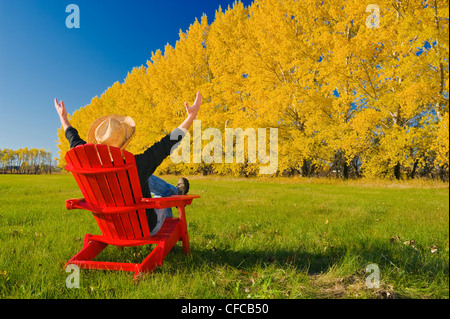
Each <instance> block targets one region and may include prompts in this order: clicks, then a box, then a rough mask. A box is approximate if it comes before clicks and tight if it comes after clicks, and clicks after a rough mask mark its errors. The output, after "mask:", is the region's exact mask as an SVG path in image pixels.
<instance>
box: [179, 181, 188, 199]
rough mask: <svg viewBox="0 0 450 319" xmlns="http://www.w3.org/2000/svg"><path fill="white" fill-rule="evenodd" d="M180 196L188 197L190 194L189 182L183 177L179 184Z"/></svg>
mask: <svg viewBox="0 0 450 319" xmlns="http://www.w3.org/2000/svg"><path fill="white" fill-rule="evenodd" d="M177 188H178V195H186V194H187V193H188V192H189V181H188V180H187V179H186V178H184V177H182V178H180V179H179V180H178V183H177Z"/></svg>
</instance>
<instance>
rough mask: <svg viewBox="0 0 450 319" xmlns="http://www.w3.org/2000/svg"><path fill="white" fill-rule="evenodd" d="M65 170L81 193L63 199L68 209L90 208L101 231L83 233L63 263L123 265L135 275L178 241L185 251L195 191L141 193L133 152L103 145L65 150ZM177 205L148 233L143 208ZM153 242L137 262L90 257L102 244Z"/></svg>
mask: <svg viewBox="0 0 450 319" xmlns="http://www.w3.org/2000/svg"><path fill="white" fill-rule="evenodd" d="M65 159H66V162H67V165H66V167H65V168H66V170H68V171H70V172H72V174H73V176H74V178H75V180H76V182H77V184H78V186H79V187H80V190H81V192H82V194H83V196H84V198H81V199H68V200H66V207H67V209H84V210H88V211H91V212H92V214H93V216H94V218H95V220H96V221H97V224H98V226H99V228H100V230H101V232H102V235H91V234H86V235H85V238H84V243H83V249H81V251H80V252H78V253H77V254H76V255H75V256H73V257H72V258H71V259H70V260H69V261H68V262H67V264H66V266H67V265H69V264H75V265H78V266H79V267H81V268H88V269H103V270H124V271H132V272H134V278H138V277H139V275H140V274H141V273H143V272H152V271H153V270H154V269H155V268H156V267H157V266H160V265H162V263H163V260H164V258H165V256H166V255H167V254H168V252H169V251H170V250H171V249H172V248H173V246H174V245H175V244H176V243H177V242H178V241H181V242H182V245H183V251H184V253H185V254H189V253H190V250H189V235H188V230H187V224H186V216H185V206H186V205H190V204H191V202H192V200H193V199H194V198H198V197H200V196H198V195H175V196H171V197H164V198H143V197H142V191H141V186H140V182H139V178H138V173H137V169H136V162H135V158H134V156H133V154H131V153H130V152H127V151H121V150H120V149H119V148H115V147H108V146H105V145H94V144H85V145H81V146H77V147H75V148H73V149H71V150H70V151H68V152H67V153H66V156H65ZM167 207H177V208H178V218H166V220H165V222H164V224H163V226H162V227H161V229H160V230H159V232H158V233H157V234H156V235H155V236H151V235H150V230H149V227H148V222H147V215H146V212H145V209H148V208H167ZM150 244H156V246H155V248H154V249H153V250H152V252H151V253H150V254H149V255H148V256H147V258H145V260H144V261H143V262H142V263H140V264H138V263H118V262H105V261H94V260H93V259H94V258H95V257H96V256H97V255H98V254H99V253H100V252H101V251H102V250H103V249H104V248H105V247H106V246H107V245H115V246H140V245H150Z"/></svg>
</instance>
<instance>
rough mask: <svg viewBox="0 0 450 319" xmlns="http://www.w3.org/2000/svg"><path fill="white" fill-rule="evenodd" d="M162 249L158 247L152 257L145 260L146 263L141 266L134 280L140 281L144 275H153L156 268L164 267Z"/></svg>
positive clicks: (151, 254)
mask: <svg viewBox="0 0 450 319" xmlns="http://www.w3.org/2000/svg"><path fill="white" fill-rule="evenodd" d="M161 250H162V248H161V247H160V245H157V246H156V247H155V248H154V249H153V250H152V252H151V253H150V255H148V256H147V258H145V259H144V261H143V262H142V263H141V264H140V265H139V267H138V269H137V270H136V272H135V273H134V279H135V280H136V279H139V277H140V276H141V274H142V273H144V272H145V273H151V272H153V270H155V268H156V267H158V266H160V265H162V263H163V261H162V252H161Z"/></svg>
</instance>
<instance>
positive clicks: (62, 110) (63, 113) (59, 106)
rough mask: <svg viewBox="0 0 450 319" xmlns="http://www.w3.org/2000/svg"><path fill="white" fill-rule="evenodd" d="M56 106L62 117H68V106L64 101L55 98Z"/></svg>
mask: <svg viewBox="0 0 450 319" xmlns="http://www.w3.org/2000/svg"><path fill="white" fill-rule="evenodd" d="M55 108H56V112H58V114H59V116H60V117H63V118H65V117H67V110H66V107H65V106H64V101H61V102H58V100H57V99H56V98H55Z"/></svg>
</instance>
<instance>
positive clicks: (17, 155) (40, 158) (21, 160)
mask: <svg viewBox="0 0 450 319" xmlns="http://www.w3.org/2000/svg"><path fill="white" fill-rule="evenodd" d="M55 164H56V162H55V159H54V158H52V153H51V152H50V151H46V150H45V149H43V148H41V149H37V148H28V147H25V148H20V149H18V150H12V149H8V148H5V149H0V174H51V173H53V172H55V170H56V168H55V167H56V165H55Z"/></svg>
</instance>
